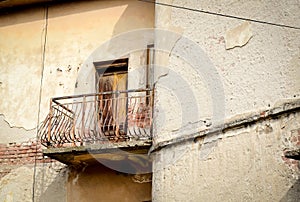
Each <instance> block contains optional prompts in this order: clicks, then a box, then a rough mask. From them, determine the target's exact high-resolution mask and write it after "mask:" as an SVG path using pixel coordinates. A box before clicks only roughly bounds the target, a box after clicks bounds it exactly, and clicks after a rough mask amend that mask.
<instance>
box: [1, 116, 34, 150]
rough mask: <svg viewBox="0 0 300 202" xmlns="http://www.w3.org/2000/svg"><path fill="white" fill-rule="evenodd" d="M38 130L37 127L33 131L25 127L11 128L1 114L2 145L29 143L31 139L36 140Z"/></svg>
mask: <svg viewBox="0 0 300 202" xmlns="http://www.w3.org/2000/svg"><path fill="white" fill-rule="evenodd" d="M36 129H37V128H36V127H35V128H33V129H26V128H23V127H15V126H11V124H10V123H9V122H8V121H7V120H5V116H4V115H3V114H0V136H1V142H0V143H1V144H8V143H13V142H22V141H27V140H28V139H31V138H35V136H36Z"/></svg>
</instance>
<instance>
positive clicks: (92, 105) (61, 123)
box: [39, 89, 153, 147]
mask: <svg viewBox="0 0 300 202" xmlns="http://www.w3.org/2000/svg"><path fill="white" fill-rule="evenodd" d="M152 110H153V91H152V90H151V89H138V90H127V91H111V92H103V93H96V94H84V95H75V96H64V97H57V98H52V99H51V101H50V112H49V114H48V116H47V117H46V119H45V121H44V122H43V123H42V124H41V126H40V127H39V137H40V138H41V142H42V144H43V145H44V146H47V147H71V146H79V145H83V144H102V143H105V142H119V141H131V140H150V139H151V133H152Z"/></svg>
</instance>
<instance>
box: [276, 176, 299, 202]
mask: <svg viewBox="0 0 300 202" xmlns="http://www.w3.org/2000/svg"><path fill="white" fill-rule="evenodd" d="M299 198H300V179H298V180H297V181H296V182H295V183H294V185H293V186H292V187H291V188H290V189H289V190H288V191H287V193H286V194H285V195H284V197H283V198H282V199H281V200H280V202H286V201H289V202H299V200H300V199H299Z"/></svg>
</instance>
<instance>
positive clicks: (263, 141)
mask: <svg viewBox="0 0 300 202" xmlns="http://www.w3.org/2000/svg"><path fill="white" fill-rule="evenodd" d="M157 2H158V3H164V4H171V5H176V6H182V7H187V8H191V9H199V10H204V11H209V12H214V13H221V14H224V15H231V16H239V17H242V18H249V19H255V20H259V21H266V22H271V23H278V24H286V25H289V26H295V27H300V21H299V18H298V17H297V16H299V15H300V13H299V12H300V9H299V7H300V5H299V2H298V1H296V0H295V1H289V2H288V3H287V4H285V3H283V2H280V1H277V0H274V1H268V2H265V1H248V2H241V1H234V0H232V1H226V2H223V1H201V2H199V1H177V0H162V1H157ZM155 9H156V19H155V22H156V23H155V25H156V27H157V28H161V29H167V30H169V31H171V32H176V34H173V35H172V36H174V38H172V39H168V41H169V42H170V46H168V47H167V46H166V47H165V49H164V50H165V52H164V53H160V52H158V53H157V54H156V60H155V62H156V65H157V66H158V68H157V69H156V72H155V73H156V75H155V78H156V85H157V88H156V98H155V99H156V100H155V111H154V117H155V119H154V131H155V133H154V135H155V136H154V145H159V144H160V143H163V142H173V143H174V144H173V145H170V146H166V147H164V148H162V149H161V150H155V151H154V154H153V155H154V169H155V170H154V176H153V179H154V181H153V185H154V188H153V197H154V201H187V200H188V201H211V200H214V201H245V200H246V201H247V200H250V201H252V200H260V201H269V200H271V201H280V200H281V199H282V200H283V201H286V200H291V201H297V197H298V196H299V168H298V166H299V164H298V163H297V162H293V163H294V164H293V166H291V165H290V164H288V163H287V162H286V161H285V160H284V159H283V158H282V156H283V151H284V149H286V148H288V147H289V146H291V144H289V146H287V145H286V143H285V141H284V140H283V139H284V137H285V135H287V134H290V133H291V131H295V130H296V131H297V130H298V128H299V124H298V122H299V113H298V114H296V115H290V116H291V117H285V118H282V119H280V120H271V121H270V122H271V123H266V122H264V123H255V124H254V125H253V126H251V127H244V128H242V129H240V130H232V131H231V130H229V131H227V132H225V133H224V134H223V133H217V134H214V137H213V138H212V139H219V138H221V139H220V140H218V141H214V142H213V143H212V144H208V145H209V146H207V144H204V146H203V148H206V149H205V150H203V148H202V149H201V147H202V146H201V143H200V142H197V143H194V142H192V141H183V142H180V143H177V144H176V140H179V139H180V138H183V139H184V136H186V135H189V134H191V133H195V134H197V131H198V132H199V131H205V130H210V129H213V128H214V127H215V126H216V125H218V124H222V120H223V123H224V122H227V121H228V120H231V121H233V120H234V119H235V118H238V117H241V116H243V115H244V114H248V113H259V112H260V111H263V110H268V109H271V108H273V107H275V106H276V105H277V103H279V102H280V103H284V102H289V100H293V99H294V100H297V99H299V97H300V83H299V81H300V77H299V75H300V68H299V66H300V57H299V56H300V40H299V37H300V35H299V29H292V28H284V27H280V26H274V25H270V24H264V23H256V22H248V21H245V20H239V19H233V18H227V17H224V16H218V15H211V14H207V13H202V12H195V11H191V10H185V9H179V8H174V7H170V6H164V5H159V4H156V8H155ZM170 35H171V34H170ZM186 39H188V40H186ZM189 40H190V41H192V42H193V43H192V42H191V43H184V42H186V41H188V42H189ZM165 41H166V39H165V38H163V37H161V36H160V35H157V36H156V41H155V45H156V47H162V46H163V45H161V44H163V43H164V42H165ZM226 43H227V44H228V46H227V47H226ZM195 44H196V45H195ZM192 46H197V47H198V48H199V49H200V50H202V51H203V52H201V51H200V52H198V53H197V52H193V51H192V50H194V49H192V48H191V47H192ZM176 53H181V55H176ZM199 53H200V54H199ZM199 58H201V59H202V61H201V59H200V60H199ZM207 59H209V60H210V62H211V63H207ZM193 61H200V62H199V64H200V65H199V66H193ZM208 64H209V65H208ZM201 65H202V66H201ZM203 65H204V66H205V65H206V67H207V68H204V67H203ZM159 68H160V69H159ZM207 69H209V70H211V71H207ZM215 75H217V76H215ZM213 79H217V80H213ZM174 80H176V81H174ZM176 82H177V83H176ZM218 82H219V83H221V84H222V86H221V88H219V89H217V90H216V91H214V90H212V89H214V86H215V87H219V86H217V85H215V84H216V83H218ZM178 83H179V85H178ZM170 84H172V85H170ZM176 85H177V87H176V88H175V87H174V88H173V87H172V86H176ZM180 86H181V88H180ZM178 89H181V90H178ZM181 92H189V95H187V94H184V95H183V96H182V94H181ZM216 92H217V93H216ZM185 103H189V104H185ZM214 103H215V104H216V103H217V107H216V109H218V110H217V111H219V112H220V111H221V112H222V113H219V114H218V116H219V118H220V119H219V120H218V117H217V119H214V118H216V117H214V116H215V115H216V114H214V113H215V112H214ZM186 112H188V113H186ZM189 115H190V116H189ZM187 120H188V121H187ZM220 120H221V121H220ZM218 121H219V122H218ZM285 121H286V122H288V123H289V125H288V126H282V125H281V124H282V122H285ZM217 122H218V123H217ZM265 124H267V125H268V124H271V127H272V130H271V131H269V128H268V127H267V126H265ZM293 125H294V126H293ZM281 127H283V128H281ZM294 127H295V128H294ZM283 131H285V132H283ZM229 136H230V137H229ZM172 140H174V141H172ZM204 141H208V140H207V139H204ZM208 142H209V141H208ZM154 148H155V146H154ZM207 148H208V150H207ZM210 148H213V149H210ZM187 197H188V198H187Z"/></svg>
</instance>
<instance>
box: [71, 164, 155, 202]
mask: <svg viewBox="0 0 300 202" xmlns="http://www.w3.org/2000/svg"><path fill="white" fill-rule="evenodd" d="M146 176H148V177H150V178H149V179H151V174H150V175H141V176H137V175H131V174H126V173H120V172H117V171H114V170H111V169H109V168H107V167H105V166H103V165H101V164H100V163H97V164H94V165H91V166H88V167H85V168H83V169H71V170H70V173H69V177H68V183H67V198H68V200H69V201H80V202H93V201H95V202H96V201H124V202H141V201H150V200H151V186H152V184H151V181H148V180H146V178H144V180H141V179H140V178H139V177H146Z"/></svg>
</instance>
